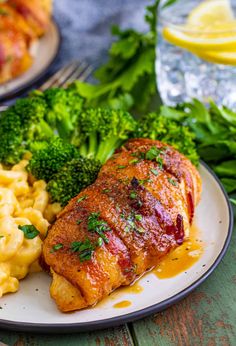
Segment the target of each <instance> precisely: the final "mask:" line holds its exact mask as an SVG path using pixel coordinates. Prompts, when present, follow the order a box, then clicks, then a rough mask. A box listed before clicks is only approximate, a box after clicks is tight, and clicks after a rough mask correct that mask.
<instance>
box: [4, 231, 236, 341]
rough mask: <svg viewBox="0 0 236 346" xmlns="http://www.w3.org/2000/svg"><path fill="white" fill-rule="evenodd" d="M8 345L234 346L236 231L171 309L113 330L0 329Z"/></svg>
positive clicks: (235, 337)
mask: <svg viewBox="0 0 236 346" xmlns="http://www.w3.org/2000/svg"><path fill="white" fill-rule="evenodd" d="M1 342H2V343H5V344H7V345H11V346H13V345H14V346H39V345H40V346H41V345H42V346H54V345H55V346H64V345H65V346H74V345H76V346H103V345H104V346H132V345H140V346H166V345H170V346H172V345H173V346H235V345H236V227H234V233H233V238H232V241H231V245H230V248H229V250H228V252H227V254H226V256H225V258H224V259H223V261H222V262H221V263H220V265H219V267H218V268H217V269H216V270H215V272H214V273H213V274H212V275H211V277H210V278H208V280H207V281H206V282H204V283H203V284H202V285H201V286H200V287H199V288H198V289H197V290H196V291H194V292H193V293H191V294H190V295H189V296H188V297H187V298H185V299H184V300H182V301H181V302H179V303H178V304H176V305H174V306H172V307H171V308H169V309H167V310H165V311H163V312H161V313H158V314H156V315H154V316H150V317H149V318H145V319H143V320H140V321H137V322H134V323H130V324H126V325H123V326H120V327H117V328H111V329H107V330H102V331H97V332H95V331H94V332H93V331H91V332H90V333H80V334H67V335H48V334H47V335H42V334H40V335H39V334H27V333H15V332H9V331H3V330H0V346H2V345H1Z"/></svg>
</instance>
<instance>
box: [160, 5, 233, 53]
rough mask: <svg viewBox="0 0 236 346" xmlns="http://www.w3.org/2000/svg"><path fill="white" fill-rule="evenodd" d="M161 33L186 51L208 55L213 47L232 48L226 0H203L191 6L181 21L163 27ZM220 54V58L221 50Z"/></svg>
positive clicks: (229, 10)
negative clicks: (183, 21) (186, 16)
mask: <svg viewBox="0 0 236 346" xmlns="http://www.w3.org/2000/svg"><path fill="white" fill-rule="evenodd" d="M163 37H164V38H165V39H166V40H167V41H169V42H170V43H172V44H174V45H176V46H179V47H182V48H185V49H187V50H190V51H194V50H197V51H200V52H201V53H202V52H205V51H210V52H211V53H210V55H211V56H212V54H213V55H214V53H212V52H214V51H217V52H219V51H220V52H236V20H235V18H234V14H233V11H232V9H231V6H230V1H229V0H207V1H203V2H202V3H201V4H200V5H199V6H197V7H196V8H194V9H193V10H192V12H191V13H190V14H189V16H188V19H187V22H186V24H185V25H182V26H173V27H165V28H164V29H163ZM216 55H219V54H218V53H217V54H216ZM231 56H232V54H231ZM220 57H221V58H222V60H223V55H222V54H221V55H220ZM221 58H220V59H221ZM217 59H218V57H217ZM228 60H229V59H228Z"/></svg>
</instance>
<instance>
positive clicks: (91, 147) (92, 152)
mask: <svg viewBox="0 0 236 346" xmlns="http://www.w3.org/2000/svg"><path fill="white" fill-rule="evenodd" d="M97 146H98V140H97V133H96V132H93V133H91V134H90V135H89V138H88V153H87V155H88V158H95V156H96V152H97Z"/></svg>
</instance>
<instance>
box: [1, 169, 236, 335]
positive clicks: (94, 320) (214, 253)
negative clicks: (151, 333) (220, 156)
mask: <svg viewBox="0 0 236 346" xmlns="http://www.w3.org/2000/svg"><path fill="white" fill-rule="evenodd" d="M200 174H201V177H202V182H203V192H202V198H201V202H200V204H199V206H198V207H197V211H196V218H195V224H196V225H197V227H199V229H200V230H201V233H202V234H201V239H202V240H203V241H204V243H205V244H204V253H203V255H202V257H201V258H200V260H199V261H198V262H196V263H195V264H194V265H193V266H192V267H191V268H190V269H188V270H187V273H186V272H185V273H181V274H179V275H177V276H176V277H173V278H171V279H162V280H160V279H158V278H157V277H156V276H155V275H154V274H153V273H152V272H150V273H148V274H146V275H145V276H144V277H143V278H142V279H140V281H139V284H140V285H141V286H142V287H143V288H144V290H143V291H142V292H141V293H139V294H138V295H137V294H133V293H129V292H128V293H127V292H126V293H125V292H123V293H122V292H121V293H119V294H118V295H117V294H115V296H114V297H113V299H111V298H108V299H106V301H105V303H102V304H100V305H98V306H97V307H94V308H90V309H85V310H82V311H78V312H74V313H67V314H65V313H61V312H59V311H58V310H57V307H56V305H55V303H54V301H53V300H52V299H51V298H50V295H49V285H50V281H51V279H50V277H49V276H48V275H47V274H46V273H38V274H33V275H30V276H28V278H26V279H25V280H23V281H21V283H20V290H19V292H18V293H15V294H10V295H6V296H4V297H3V298H1V299H0V306H1V307H2V309H0V327H3V328H8V329H14V330H26V331H46V332H57V333H58V332H66V331H82V330H83V331H85V330H94V329H95V328H106V327H109V326H114V325H118V324H121V323H124V322H127V321H133V320H135V319H138V318H141V317H144V316H147V315H149V314H151V313H154V312H157V311H161V310H163V309H165V308H167V307H168V306H170V305H172V304H174V303H176V302H177V301H178V300H180V299H182V298H183V297H184V296H186V295H187V294H189V293H190V292H191V291H192V290H193V289H195V288H196V287H197V286H198V285H200V283H202V282H203V281H204V280H205V279H206V278H207V277H208V276H209V275H210V274H211V273H212V271H213V270H214V269H215V268H216V266H217V265H218V264H219V262H220V260H221V259H222V257H223V255H224V254H225V252H226V250H227V247H228V245H229V242H230V237H231V233H232V227H233V213H232V209H231V207H230V204H229V202H228V198H227V195H226V193H225V191H224V190H223V188H222V186H221V184H220V183H219V181H218V179H217V178H216V177H215V176H214V174H213V173H212V172H211V171H210V170H209V168H208V167H207V166H205V165H203V164H201V166H200ZM123 300H129V301H131V302H132V305H130V306H129V307H127V308H123V309H115V308H114V307H113V305H114V304H115V303H117V302H120V301H123Z"/></svg>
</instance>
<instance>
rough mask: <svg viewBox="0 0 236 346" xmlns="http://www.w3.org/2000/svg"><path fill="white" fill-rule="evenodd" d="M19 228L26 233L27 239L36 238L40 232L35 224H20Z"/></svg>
mask: <svg viewBox="0 0 236 346" xmlns="http://www.w3.org/2000/svg"><path fill="white" fill-rule="evenodd" d="M18 228H19V229H20V230H21V231H22V232H23V233H24V236H25V238H26V239H34V238H35V237H37V235H39V234H40V232H39V231H38V230H37V228H35V227H34V225H24V226H18Z"/></svg>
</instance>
